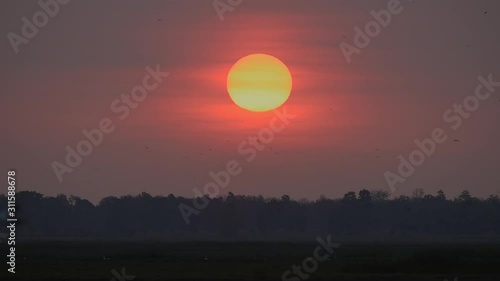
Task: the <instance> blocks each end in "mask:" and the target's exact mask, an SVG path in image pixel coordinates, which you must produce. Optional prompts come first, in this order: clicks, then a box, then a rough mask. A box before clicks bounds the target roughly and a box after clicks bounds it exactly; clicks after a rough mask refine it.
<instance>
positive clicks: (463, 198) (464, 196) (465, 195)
mask: <svg viewBox="0 0 500 281" xmlns="http://www.w3.org/2000/svg"><path fill="white" fill-rule="evenodd" d="M457 201H459V202H470V201H472V196H471V195H470V192H469V191H468V190H464V191H462V193H460V195H459V196H458V198H457Z"/></svg>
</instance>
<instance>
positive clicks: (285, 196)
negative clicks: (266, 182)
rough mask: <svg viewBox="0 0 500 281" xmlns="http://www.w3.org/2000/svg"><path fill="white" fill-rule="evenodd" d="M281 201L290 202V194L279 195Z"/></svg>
mask: <svg viewBox="0 0 500 281" xmlns="http://www.w3.org/2000/svg"><path fill="white" fill-rule="evenodd" d="M281 201H283V202H290V196H288V195H283V196H281Z"/></svg>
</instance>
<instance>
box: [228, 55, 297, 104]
mask: <svg viewBox="0 0 500 281" xmlns="http://www.w3.org/2000/svg"><path fill="white" fill-rule="evenodd" d="M291 90H292V75H291V74H290V71H289V70H288V68H287V67H286V65H285V64H284V63H283V62H281V61H280V60H279V59H277V58H275V57H273V56H270V55H264V54H253V55H249V56H246V57H243V58H241V59H240V60H239V61H237V62H236V63H235V64H234V65H233V67H232V68H231V70H230V71H229V74H228V76H227V91H228V92H229V96H231V99H232V100H233V101H234V103H236V104H237V105H238V106H240V107H242V108H244V109H248V110H250V111H259V112H260V111H268V110H272V109H275V108H277V107H279V106H280V105H282V104H283V103H285V102H286V100H287V99H288V97H289V96H290V91H291Z"/></svg>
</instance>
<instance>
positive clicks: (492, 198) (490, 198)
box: [486, 195, 500, 203]
mask: <svg viewBox="0 0 500 281" xmlns="http://www.w3.org/2000/svg"><path fill="white" fill-rule="evenodd" d="M486 201H488V202H493V203H500V197H498V195H490V196H488V198H487V199H486Z"/></svg>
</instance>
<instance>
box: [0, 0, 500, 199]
mask: <svg viewBox="0 0 500 281" xmlns="http://www.w3.org/2000/svg"><path fill="white" fill-rule="evenodd" d="M386 3H387V1H370V2H367V1H295V0H294V1H245V2H244V3H243V4H241V5H240V6H238V7H236V8H235V10H234V11H232V12H228V13H226V14H225V19H224V21H220V20H219V18H218V16H217V13H216V12H215V10H214V8H213V6H212V1H189V2H188V1H169V2H167V1H150V2H148V3H139V2H127V3H124V2H122V1H79V2H75V3H72V4H71V5H69V4H68V5H67V6H66V7H65V9H64V11H63V10H61V12H60V14H58V15H57V17H55V18H54V19H53V20H52V21H51V22H50V23H49V24H48V25H47V26H46V27H44V28H43V30H40V33H39V34H38V35H37V37H36V38H34V39H33V40H32V42H30V43H29V44H28V45H23V46H22V50H21V52H20V53H19V54H18V55H14V53H13V52H12V50H11V47H10V45H9V42H8V40H4V41H2V48H1V49H2V51H1V53H0V55H1V56H0V63H1V66H2V67H1V69H2V71H1V74H2V79H1V83H2V84H1V85H2V89H3V90H2V91H1V95H2V103H1V104H0V112H1V113H0V114H1V115H2V118H1V123H0V126H1V129H2V131H3V132H4V133H3V134H2V136H0V139H1V141H2V147H1V148H0V150H1V155H2V167H3V168H4V170H6V169H9V168H17V169H18V171H19V182H20V184H21V186H22V188H23V189H25V190H37V191H39V192H43V193H46V194H52V195H53V194H58V193H66V194H76V195H79V196H82V197H85V198H90V199H92V200H98V199H100V198H101V197H103V196H107V195H123V194H137V193H140V192H142V191H147V192H149V193H152V194H169V193H173V194H176V195H183V196H192V193H191V189H192V188H193V187H199V186H201V185H203V184H204V183H206V182H207V181H209V177H208V173H209V172H210V171H216V170H219V169H221V168H222V167H224V163H226V162H227V161H228V160H231V159H237V160H242V159H244V157H243V156H241V155H239V154H238V152H237V148H238V145H239V144H240V143H241V142H242V141H245V140H246V139H247V137H248V136H250V135H255V134H257V132H258V131H259V130H260V129H262V128H264V127H266V126H268V123H269V120H270V119H271V118H272V117H273V113H271V112H268V113H252V112H248V111H244V110H243V109H241V108H239V107H237V106H236V105H235V104H233V103H232V102H231V99H230V98H229V96H228V94H227V91H226V75H227V73H228V71H229V69H230V68H231V66H232V64H233V63H234V62H236V61H237V60H238V59H240V58H241V57H243V56H246V55H248V54H252V53H266V54H270V55H273V56H275V57H277V58H279V59H280V60H282V61H283V62H284V63H285V64H286V65H287V66H288V68H289V69H290V72H291V73H292V77H293V90H292V94H291V96H290V98H289V100H288V101H287V103H286V106H287V110H288V111H289V112H291V113H293V114H296V115H297V117H296V118H295V119H294V120H293V121H292V122H291V123H290V125H288V126H287V127H286V129H285V130H284V131H283V132H280V133H278V134H276V136H275V138H274V140H273V142H272V143H271V144H269V145H268V147H267V148H266V149H265V150H264V151H261V152H259V154H258V156H257V158H256V159H255V161H252V162H251V163H246V162H242V163H243V164H244V172H243V173H242V174H241V175H239V176H238V177H236V178H235V179H234V181H232V183H231V185H230V186H229V187H228V188H227V189H226V190H225V192H227V191H232V192H234V193H238V194H253V195H256V194H263V195H266V196H280V195H282V194H289V195H291V196H292V197H294V198H302V197H306V198H310V199H314V198H317V197H319V196H320V195H322V194H324V195H327V196H342V195H343V194H344V193H345V192H347V191H350V190H359V189H362V188H367V189H375V188H381V189H387V184H386V182H385V180H384V177H383V173H384V171H386V170H391V169H392V170H394V168H395V167H396V166H397V164H398V160H397V157H398V155H400V154H403V155H406V154H408V153H409V152H411V150H412V149H414V144H413V141H414V140H415V139H417V138H425V137H428V136H429V135H430V132H431V131H432V129H434V128H436V127H440V126H445V125H444V124H443V121H442V119H441V115H442V113H443V112H444V111H445V110H446V109H447V108H448V107H450V106H451V105H453V103H455V102H460V101H462V100H463V98H464V97H465V96H466V95H468V94H471V93H473V91H474V87H475V85H476V84H477V79H476V78H477V76H478V75H481V74H483V75H487V74H489V73H494V76H495V77H500V69H499V68H498V66H499V65H500V60H499V56H498V55H497V52H498V49H499V47H500V40H498V38H497V36H492V34H496V33H497V30H496V27H498V26H500V25H499V24H500V17H498V16H497V15H496V14H498V12H500V9H499V8H500V6H499V4H498V3H497V2H495V1H474V3H472V2H467V1H456V2H455V1H440V2H439V3H432V4H430V3H425V2H420V3H419V2H417V3H412V5H407V6H406V7H405V10H404V11H403V12H402V13H401V14H400V15H397V16H395V17H394V18H393V22H392V23H391V25H390V26H388V27H387V28H385V29H384V30H383V31H382V32H381V35H380V36H378V37H376V38H374V39H373V42H371V44H370V46H368V47H367V48H366V49H364V50H363V51H362V53H361V54H360V55H355V56H353V62H352V63H351V64H348V63H346V61H345V59H344V56H343V55H342V52H341V51H340V50H339V47H338V46H339V43H340V42H342V41H347V42H352V40H353V36H354V31H353V28H354V27H355V26H362V25H364V24H365V23H366V22H368V21H370V20H371V16H370V13H369V12H370V10H378V9H382V8H384V7H385V6H386ZM451 3H453V5H452V4H451ZM9 8H10V9H9V11H8V12H6V11H5V10H2V11H1V12H0V13H1V14H2V15H1V17H0V18H1V22H2V24H1V27H0V29H1V32H2V33H3V34H7V33H8V32H10V31H17V30H18V29H20V26H21V24H22V23H21V21H20V18H21V17H23V16H25V15H31V14H33V13H34V12H35V11H36V9H37V8H38V6H37V4H36V1H32V2H30V1H25V2H22V3H19V2H12V3H9ZM484 10H489V11H490V12H489V13H488V14H487V15H484V14H483V11H484ZM423 18H425V20H423ZM158 19H161V21H159V20H158ZM157 64H159V65H161V68H162V69H163V70H164V71H168V72H170V76H169V77H168V78H166V79H165V81H164V82H163V83H162V84H161V85H160V86H159V87H158V88H157V89H155V90H154V92H153V93H152V94H151V95H149V96H148V98H147V99H146V100H145V101H144V102H142V103H141V104H140V105H139V107H138V108H137V109H136V110H135V111H133V112H132V114H131V115H130V116H129V117H128V118H127V119H126V120H123V121H120V120H118V119H117V118H116V115H114V114H113V113H112V112H111V111H110V109H109V106H110V103H111V102H112V101H113V100H114V99H116V98H118V97H119V96H120V94H121V93H128V92H130V89H132V88H133V87H134V86H135V85H137V84H139V83H140V82H141V79H142V77H143V76H144V74H145V70H144V68H145V67H146V66H148V65H151V66H154V65H157ZM496 97H497V98H495V99H492V100H489V101H488V102H487V105H485V106H484V107H482V108H481V110H479V111H477V112H476V113H474V116H473V118H471V119H469V120H467V122H466V124H464V126H463V127H462V128H461V129H460V130H458V131H456V132H453V133H452V134H450V137H451V138H458V139H460V140H462V141H461V142H460V143H446V144H444V145H443V146H441V147H440V148H439V150H438V152H437V153H436V154H435V155H433V156H432V158H431V159H429V161H427V163H426V164H425V165H424V166H422V167H420V168H419V170H418V171H417V172H416V174H415V175H414V176H412V177H411V178H410V179H409V180H408V181H407V182H405V183H404V184H403V185H401V186H400V188H399V189H398V190H397V193H396V195H398V194H405V193H409V191H410V190H411V189H413V188H416V187H423V188H425V189H426V191H428V192H435V191H437V190H438V189H440V188H441V189H443V190H445V191H446V192H448V193H450V194H451V195H454V194H458V192H459V191H461V190H463V189H466V188H468V189H469V190H470V191H471V193H472V194H474V195H478V196H486V195H488V194H491V193H497V194H498V193H499V192H500V177H499V176H498V172H497V171H496V168H495V167H497V166H498V165H497V162H498V157H499V156H500V149H499V148H498V145H497V144H498V143H499V140H500V134H499V133H498V130H496V128H497V125H496V124H497V123H498V121H500V114H499V112H500V110H499V108H500V104H499V102H498V100H499V98H498V97H499V96H496ZM104 117H109V118H112V119H113V120H114V121H115V125H116V127H117V129H116V131H115V132H113V133H112V134H110V135H106V136H105V139H104V141H103V143H102V144H101V145H100V146H98V147H96V148H95V149H94V151H93V152H92V154H91V155H90V156H88V157H86V158H85V159H84V161H83V163H82V164H81V165H80V166H79V167H77V168H76V169H75V171H74V172H72V173H69V174H66V175H65V176H64V181H63V182H62V183H59V182H58V181H57V178H56V176H55V175H54V172H53V170H52V168H51V166H50V165H51V163H52V162H53V161H63V160H64V157H65V150H64V147H65V146H66V145H70V146H75V145H76V143H77V142H78V141H79V140H81V139H82V135H81V133H80V132H81V130H82V129H91V128H95V127H96V126H97V124H98V122H99V120H100V119H102V118H104ZM146 147H147V148H146ZM271 147H272V148H271Z"/></svg>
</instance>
